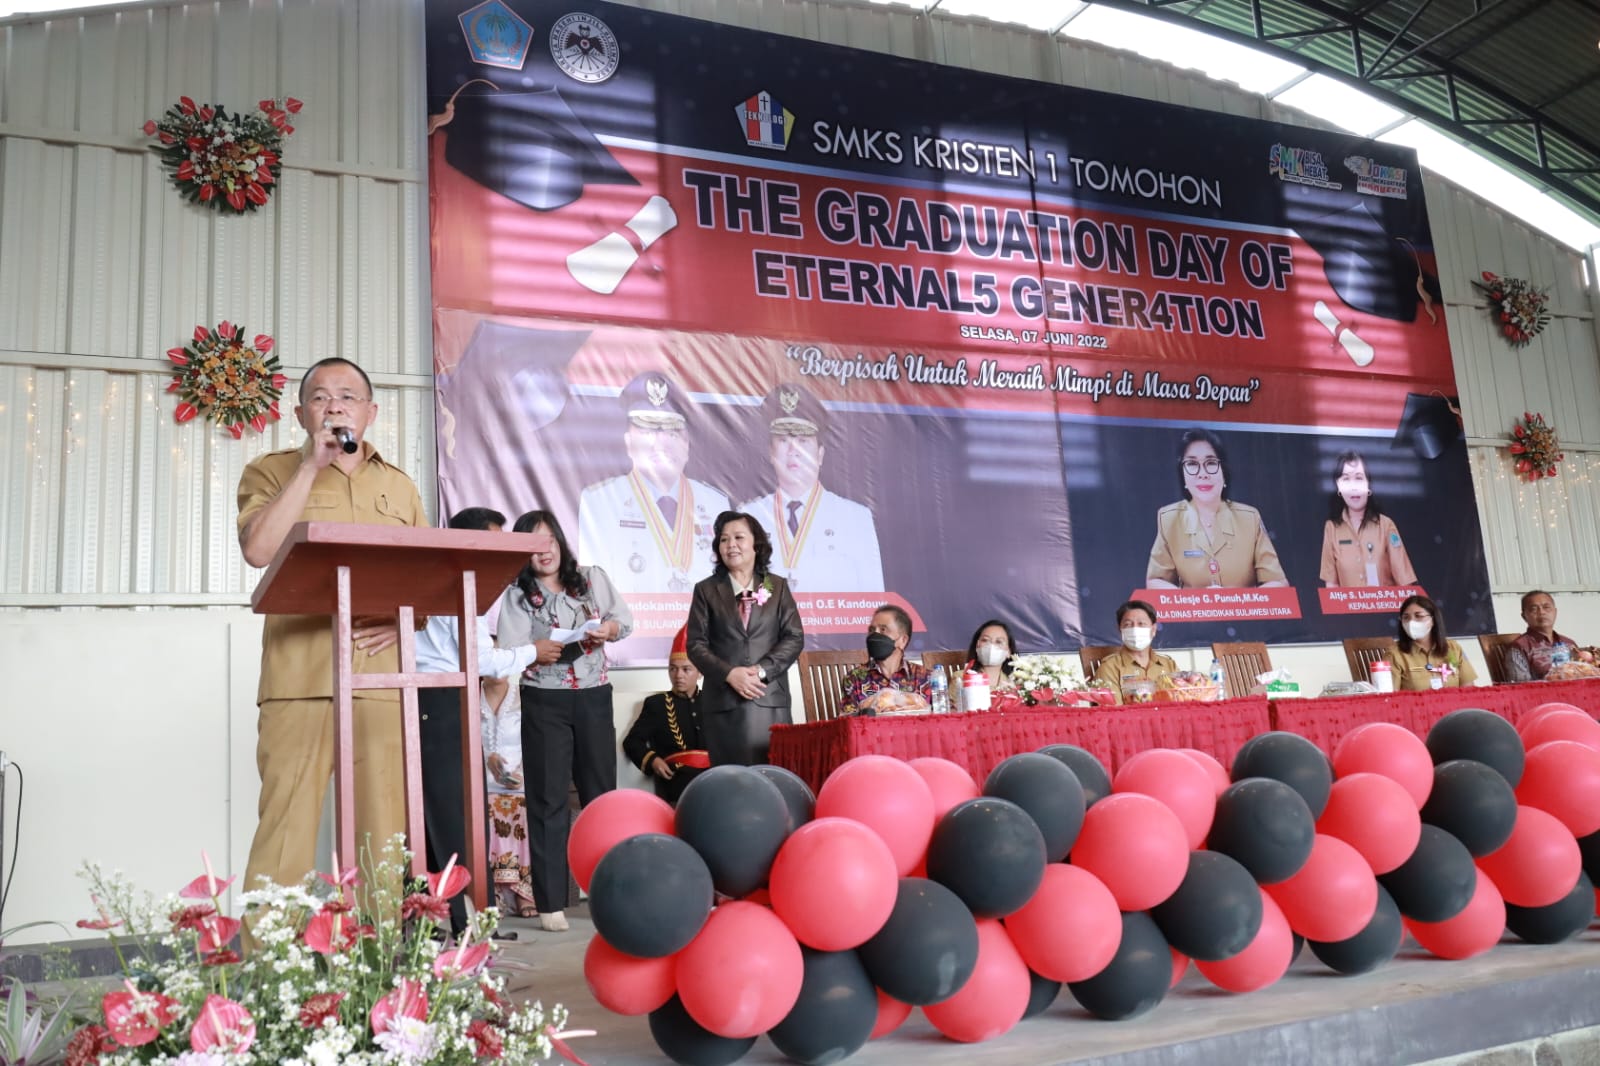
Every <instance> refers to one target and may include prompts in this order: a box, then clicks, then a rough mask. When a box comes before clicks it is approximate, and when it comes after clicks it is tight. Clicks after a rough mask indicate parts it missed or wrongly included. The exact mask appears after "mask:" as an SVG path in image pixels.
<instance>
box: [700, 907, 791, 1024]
mask: <svg viewBox="0 0 1600 1066" xmlns="http://www.w3.org/2000/svg"><path fill="white" fill-rule="evenodd" d="M804 977H805V963H804V961H803V959H802V957H801V954H800V945H799V944H798V943H796V941H795V939H794V934H793V933H791V932H789V929H788V927H787V926H785V925H784V924H783V922H782V921H781V920H780V919H779V918H778V916H777V915H775V914H773V913H772V912H771V911H769V910H767V908H765V907H762V906H760V905H759V904H755V903H746V902H744V901H743V900H734V901H733V902H732V903H724V904H723V905H722V906H720V907H718V908H716V909H715V910H713V911H712V912H711V917H710V918H707V919H706V924H705V927H704V928H702V929H701V930H700V933H699V935H698V936H696V937H695V938H694V939H693V940H692V941H690V942H689V946H688V947H686V948H684V949H683V950H682V951H680V952H679V953H678V997H679V998H680V999H681V1000H682V1001H683V1009H684V1010H686V1011H688V1012H689V1017H691V1018H693V1019H694V1020H695V1021H697V1022H699V1023H700V1025H701V1026H702V1027H704V1028H706V1029H709V1030H710V1031H711V1032H713V1033H715V1034H717V1035H718V1036H725V1037H728V1038H729V1039H731V1040H740V1039H743V1038H745V1037H751V1036H760V1035H761V1034H762V1033H764V1032H766V1031H767V1030H768V1029H771V1028H772V1027H773V1026H774V1025H777V1024H778V1023H779V1022H781V1021H783V1017H784V1015H786V1014H788V1013H789V1011H790V1010H791V1009H793V1007H794V1005H795V1001H796V1000H798V999H799V998H800V982H801V980H802V979H803V978H804Z"/></svg>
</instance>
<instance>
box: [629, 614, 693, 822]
mask: <svg viewBox="0 0 1600 1066" xmlns="http://www.w3.org/2000/svg"><path fill="white" fill-rule="evenodd" d="M688 639H689V631H688V629H687V628H684V629H680V630H678V635H677V636H676V637H674V638H672V654H671V655H670V656H668V658H667V676H668V677H669V678H671V679H672V691H670V692H658V693H656V694H655V695H654V696H649V697H647V698H646V699H645V701H644V707H643V708H641V709H640V711H639V717H638V719H637V720H636V721H635V722H634V723H633V728H631V729H629V730H628V735H627V736H626V737H624V738H623V740H622V751H623V754H625V755H627V756H628V758H629V759H630V760H631V761H632V762H633V764H634V765H635V766H637V767H638V768H639V770H640V771H641V772H643V773H646V774H649V775H650V776H651V777H652V778H653V779H654V780H655V785H656V795H658V796H660V797H661V798H662V799H664V800H666V801H667V802H668V803H671V804H676V803H677V802H678V797H679V796H681V795H683V790H684V789H685V788H687V787H688V785H689V782H690V781H692V780H694V778H695V775H696V774H698V773H699V772H700V771H701V770H704V769H706V768H707V767H709V766H710V765H711V756H710V755H709V754H708V753H707V752H706V750H705V747H704V745H703V742H702V741H701V739H700V711H699V708H698V707H697V706H696V697H697V696H698V695H699V689H700V671H699V670H697V669H695V665H694V663H692V662H690V661H689V652H688Z"/></svg>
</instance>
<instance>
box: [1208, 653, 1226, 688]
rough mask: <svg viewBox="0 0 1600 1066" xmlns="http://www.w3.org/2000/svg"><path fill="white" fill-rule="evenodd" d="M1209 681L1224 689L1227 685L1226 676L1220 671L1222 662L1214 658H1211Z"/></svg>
mask: <svg viewBox="0 0 1600 1066" xmlns="http://www.w3.org/2000/svg"><path fill="white" fill-rule="evenodd" d="M1211 683H1212V684H1213V685H1216V686H1218V687H1219V688H1222V689H1224V690H1226V689H1227V687H1228V677H1227V675H1226V674H1224V673H1223V672H1222V664H1221V663H1220V662H1218V661H1217V660H1216V659H1212V660H1211Z"/></svg>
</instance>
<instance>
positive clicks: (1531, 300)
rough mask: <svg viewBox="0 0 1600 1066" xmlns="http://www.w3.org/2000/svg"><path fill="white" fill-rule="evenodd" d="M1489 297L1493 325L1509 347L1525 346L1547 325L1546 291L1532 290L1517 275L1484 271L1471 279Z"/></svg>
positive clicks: (1547, 295)
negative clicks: (1479, 276)
mask: <svg viewBox="0 0 1600 1066" xmlns="http://www.w3.org/2000/svg"><path fill="white" fill-rule="evenodd" d="M1473 284H1474V285H1476V286H1477V287H1478V288H1480V289H1482V290H1483V291H1484V293H1485V294H1487V295H1488V297H1489V314H1490V315H1492V316H1493V318H1494V323H1495V328H1497V329H1498V330H1499V331H1500V334H1501V336H1503V337H1505V339H1506V341H1507V343H1509V344H1510V345H1511V346H1512V347H1513V348H1522V347H1525V346H1526V345H1527V344H1528V342H1529V341H1531V340H1533V338H1535V337H1537V336H1538V335H1539V334H1540V333H1543V332H1544V327H1545V326H1547V325H1549V324H1550V290H1548V289H1536V288H1534V287H1533V283H1532V282H1529V281H1523V280H1522V279H1521V278H1503V277H1501V276H1499V275H1498V274H1491V273H1490V272H1489V271H1487V270H1485V271H1484V272H1483V280H1482V281H1474V282H1473Z"/></svg>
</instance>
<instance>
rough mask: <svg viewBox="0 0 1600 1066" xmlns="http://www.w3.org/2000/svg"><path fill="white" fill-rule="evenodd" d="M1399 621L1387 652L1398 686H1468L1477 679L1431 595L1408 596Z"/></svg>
mask: <svg viewBox="0 0 1600 1066" xmlns="http://www.w3.org/2000/svg"><path fill="white" fill-rule="evenodd" d="M1397 624H1398V626H1399V630H1400V635H1399V637H1398V639H1396V641H1395V646H1394V647H1392V648H1390V649H1389V654H1388V655H1387V656H1385V658H1387V659H1388V660H1389V667H1390V669H1392V670H1393V671H1394V687H1395V688H1396V689H1400V690H1405V691H1413V692H1414V691H1418V690H1425V689H1430V688H1465V687H1467V686H1468V685H1471V684H1472V683H1473V682H1475V681H1477V680H1478V672H1477V671H1476V670H1474V669H1473V668H1472V663H1470V662H1468V661H1467V657H1466V656H1465V655H1464V654H1462V652H1461V645H1459V644H1457V643H1456V642H1455V641H1453V640H1450V639H1449V638H1448V637H1446V636H1445V632H1444V616H1443V615H1441V614H1440V613H1439V605H1438V604H1436V603H1434V602H1433V601H1432V600H1430V599H1429V598H1428V597H1426V596H1407V597H1406V600H1405V602H1404V603H1402V604H1401V605H1400V617H1399V620H1398V623H1397Z"/></svg>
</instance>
